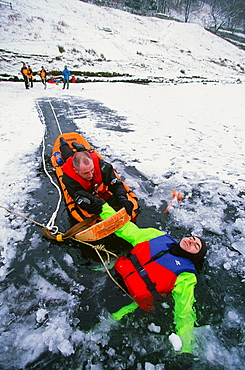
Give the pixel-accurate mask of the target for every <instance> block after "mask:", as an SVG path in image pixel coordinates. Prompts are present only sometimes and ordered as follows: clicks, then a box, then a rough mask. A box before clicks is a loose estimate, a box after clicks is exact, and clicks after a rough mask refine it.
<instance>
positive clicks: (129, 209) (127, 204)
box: [120, 199, 134, 216]
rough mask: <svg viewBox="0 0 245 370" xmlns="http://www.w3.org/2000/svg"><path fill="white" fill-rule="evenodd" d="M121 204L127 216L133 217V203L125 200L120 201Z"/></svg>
mask: <svg viewBox="0 0 245 370" xmlns="http://www.w3.org/2000/svg"><path fill="white" fill-rule="evenodd" d="M120 204H121V205H122V206H123V207H124V208H125V209H126V212H127V214H128V215H129V216H132V211H133V208H134V205H133V203H132V202H130V200H127V199H123V200H120Z"/></svg>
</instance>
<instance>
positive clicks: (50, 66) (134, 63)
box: [0, 0, 245, 81]
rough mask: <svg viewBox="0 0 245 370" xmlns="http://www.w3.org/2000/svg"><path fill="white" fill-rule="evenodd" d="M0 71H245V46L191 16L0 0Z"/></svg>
mask: <svg viewBox="0 0 245 370" xmlns="http://www.w3.org/2000/svg"><path fill="white" fill-rule="evenodd" d="M0 17H1V18H0V19H1V21H0V23H1V41H0V49H1V56H2V58H1V62H0V63H1V64H0V67H1V74H4V73H6V74H9V75H16V76H18V77H21V74H20V68H21V61H25V62H27V63H29V64H30V65H31V66H32V67H33V70H34V71H39V70H40V68H41V66H42V65H44V66H45V68H46V69H47V70H48V71H51V70H62V69H63V67H64V64H67V65H68V67H69V69H71V70H72V71H95V72H101V71H108V72H115V73H128V74H130V75H132V76H134V77H137V78H154V77H155V78H156V77H157V78H163V77H165V78H176V77H178V76H182V77H188V78H189V77H193V76H198V77H204V78H207V79H212V80H214V79H215V80H222V81H228V80H232V81H236V80H237V79H240V80H243V79H244V77H245V73H244V70H245V53H244V51H243V50H240V49H238V48H237V47H235V46H234V45H232V44H230V43H229V42H227V41H225V40H223V39H221V38H219V37H217V36H215V35H213V34H211V33H210V32H208V31H206V30H205V29H204V28H203V27H201V26H200V25H198V24H191V23H188V24H186V23H178V22H175V21H169V20H163V19H158V18H154V17H143V16H138V15H133V14H130V13H127V12H123V11H120V10H116V9H112V8H106V7H98V6H96V5H92V4H87V3H83V2H81V1H79V0H69V2H65V3H64V2H63V1H62V0H56V1H53V0H39V1H38V2H34V1H33V0H14V1H13V2H12V9H10V7H7V6H1V15H0Z"/></svg>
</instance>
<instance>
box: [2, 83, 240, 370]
mask: <svg viewBox="0 0 245 370" xmlns="http://www.w3.org/2000/svg"><path fill="white" fill-rule="evenodd" d="M0 90H1V96H2V99H1V134H0V141H1V150H2V159H1V165H0V172H1V179H2V181H1V184H0V189H1V195H2V196H1V206H4V207H7V208H10V209H11V210H13V211H15V212H18V213H20V214H22V215H25V216H26V217H29V218H31V219H34V220H35V221H37V222H39V223H41V224H46V223H47V222H48V220H49V219H50V217H51V215H52V213H53V212H54V210H55V207H56V203H57V200H58V193H57V191H56V189H55V188H54V187H53V185H52V184H51V183H50V180H49V178H48V177H47V175H46V174H45V172H44V170H43V163H42V137H43V135H44V154H45V155H44V158H45V163H46V166H47V170H48V172H49V173H50V175H51V176H52V178H53V179H54V180H55V181H56V179H55V176H54V172H53V169H52V167H51V164H50V154H51V150H52V143H53V140H54V138H55V137H56V136H57V135H56V133H55V131H54V130H52V129H51V127H52V126H51V125H56V123H57V122H56V119H57V121H58V122H59V124H60V125H61V128H62V131H63V132H69V131H74V130H76V131H78V132H80V133H81V134H82V135H84V136H85V138H86V139H87V140H88V141H89V142H90V144H91V145H93V146H94V147H95V148H96V149H97V150H98V151H99V152H100V153H101V154H102V155H103V156H104V158H105V159H107V160H108V161H110V162H111V163H113V164H114V166H115V168H116V169H117V170H118V172H119V173H120V174H121V175H122V176H123V177H124V178H125V180H126V182H127V184H128V185H129V186H130V187H132V188H133V190H134V191H135V193H136V194H137V196H138V197H139V199H140V205H141V213H140V215H139V220H138V225H139V226H152V227H157V228H160V229H162V230H164V231H167V232H168V233H170V234H171V235H173V237H175V238H176V239H178V238H181V237H182V236H184V235H187V234H189V233H193V234H194V235H200V236H201V237H203V238H205V239H206V240H207V242H208V245H209V250H208V254H207V258H206V261H205V264H204V267H203V270H202V271H201V272H200V274H199V281H198V284H197V287H196V293H195V296H196V305H195V306H196V312H197V318H198V321H197V327H196V329H195V333H196V337H197V339H198V344H199V347H198V348H197V349H196V351H195V361H194V363H193V365H192V367H191V368H193V369H195V370H196V369H244V367H245V353H244V339H245V338H244V334H245V333H244V319H245V309H244V281H245V279H244V270H245V267H244V254H245V207H244V206H245V181H244V178H245V126H244V117H245V105H244V96H245V87H244V84H221V83H220V84H205V85H204V84H194V83H193V84H181V85H161V84H150V85H146V86H144V85H133V84H120V83H98V84H96V83H94V84H75V85H71V88H70V90H69V91H65V92H63V91H62V89H61V86H56V85H48V89H47V90H43V87H42V85H41V83H38V84H35V85H34V88H33V89H32V90H29V91H28V92H26V91H25V90H24V85H23V83H1V84H0ZM23 107H25V108H24V109H23ZM44 130H46V131H44ZM174 189H177V190H178V191H179V192H181V194H182V196H183V200H182V201H181V202H179V203H178V204H176V205H175V206H174V207H172V208H171V209H170V210H169V212H168V213H166V214H164V213H163V211H164V209H165V207H166V204H167V203H168V201H170V199H171V194H172V191H173V190H174ZM56 224H57V226H59V228H60V229H61V230H62V231H66V230H67V229H68V228H69V227H70V221H69V218H68V214H67V212H66V210H65V207H64V204H63V202H62V205H61V208H60V211H59V214H58V216H57V220H56ZM0 225H1V230H2V232H1V235H2V243H1V275H0V277H1V293H0V295H1V302H2V304H1V308H0V317H1V324H2V325H1V336H0V348H1V359H0V367H1V368H2V369H23V368H25V369H56V368H59V369H60V368H61V369H65V368H66V369H96V370H97V369H98V370H99V369H137V370H140V369H147V370H148V369H173V368H178V366H180V368H181V361H180V360H179V359H178V355H176V353H175V352H174V350H173V348H172V346H171V343H170V342H169V339H168V337H169V335H170V334H171V333H172V332H173V331H174V326H173V323H172V309H171V305H172V302H171V300H170V301H169V302H167V304H165V305H163V306H160V307H158V308H157V310H156V311H155V312H153V313H151V314H148V313H146V312H143V311H141V310H139V309H138V310H136V312H134V313H133V314H131V315H128V316H127V317H125V318H124V319H122V320H121V321H120V322H114V321H113V320H112V318H111V316H110V312H113V309H114V308H116V306H117V305H119V306H120V304H121V303H122V305H123V304H124V303H123V299H124V298H123V296H122V293H121V292H120V291H119V290H118V289H117V288H115V287H114V286H113V284H111V282H109V278H108V277H107V274H106V272H105V271H104V270H101V271H100V270H99V271H95V269H97V268H99V267H101V264H100V261H99V260H98V258H97V256H96V254H95V252H94V251H93V250H92V249H91V248H90V247H88V246H84V247H81V246H78V245H77V244H76V243H74V242H65V243H62V244H58V243H55V242H52V241H50V240H47V239H45V238H44V237H43V236H42V233H41V227H39V226H38V225H36V224H33V223H30V222H29V221H27V220H23V219H22V218H21V217H17V216H15V215H13V214H11V213H9V212H7V211H5V210H4V209H0ZM103 243H104V244H105V245H106V247H107V248H108V249H110V250H112V251H113V252H115V253H117V254H122V253H127V252H128V250H129V246H128V245H127V244H125V243H123V242H122V241H120V240H119V239H117V238H116V237H110V238H108V240H104V241H103ZM114 306H115V307H114ZM98 322H101V324H100V325H95V324H96V323H98ZM152 324H153V326H156V327H160V328H161V330H160V332H159V333H158V332H154V331H151V330H149V327H152ZM91 328H92V330H89V329H91ZM173 366H175V367H173ZM182 366H183V364H182Z"/></svg>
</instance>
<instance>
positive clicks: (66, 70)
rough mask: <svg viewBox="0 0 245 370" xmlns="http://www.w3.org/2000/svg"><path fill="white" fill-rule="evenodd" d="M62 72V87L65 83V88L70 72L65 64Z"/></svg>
mask: <svg viewBox="0 0 245 370" xmlns="http://www.w3.org/2000/svg"><path fill="white" fill-rule="evenodd" d="M62 74H63V76H64V78H63V82H64V85H63V89H65V87H66V85H67V89H69V78H70V74H71V72H70V71H69V69H68V68H67V66H65V68H64V70H63V72H62Z"/></svg>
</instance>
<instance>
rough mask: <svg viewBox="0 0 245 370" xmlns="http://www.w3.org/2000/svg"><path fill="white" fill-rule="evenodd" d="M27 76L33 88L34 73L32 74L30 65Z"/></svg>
mask: <svg viewBox="0 0 245 370" xmlns="http://www.w3.org/2000/svg"><path fill="white" fill-rule="evenodd" d="M27 76H28V80H29V84H30V87H33V73H32V68H31V66H29V65H28V70H27Z"/></svg>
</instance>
